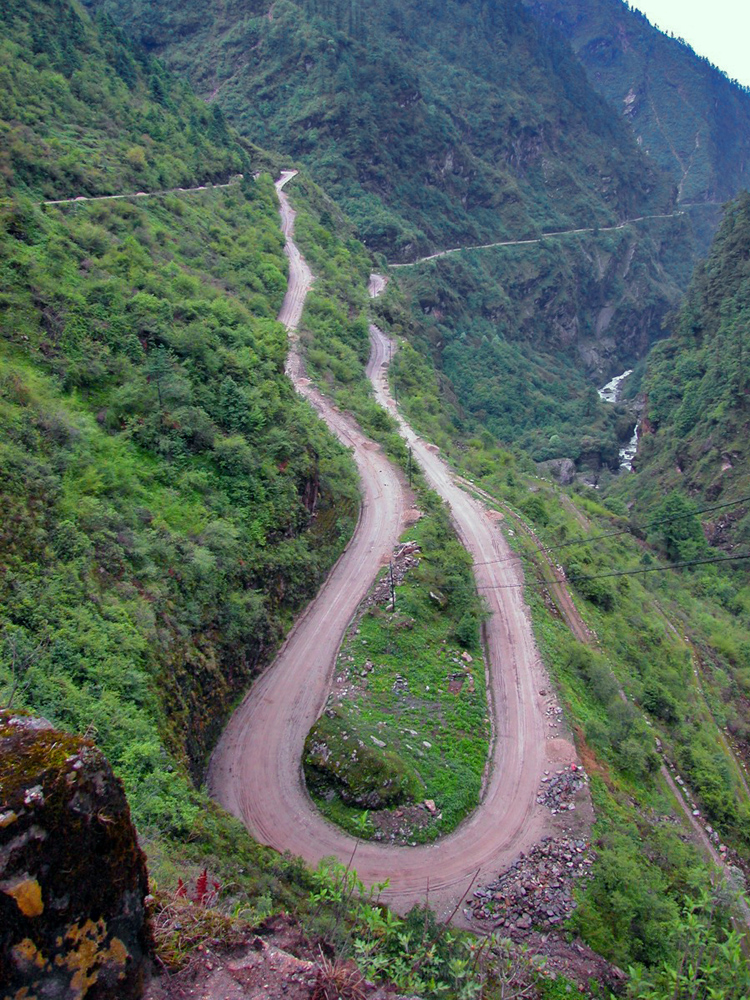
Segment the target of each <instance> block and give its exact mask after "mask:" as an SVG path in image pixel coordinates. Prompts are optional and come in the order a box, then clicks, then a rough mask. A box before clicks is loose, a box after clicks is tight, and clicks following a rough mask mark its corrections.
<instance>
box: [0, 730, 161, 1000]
mask: <svg viewBox="0 0 750 1000" xmlns="http://www.w3.org/2000/svg"><path fill="white" fill-rule="evenodd" d="M147 892H148V881H147V875H146V864H145V858H144V856H143V853H142V851H141V850H140V848H139V847H138V843H137V840H136V833H135V828H134V826H133V824H132V822H131V819H130V810H129V808H128V803H127V800H126V798H125V793H124V791H123V789H122V785H121V784H120V782H119V781H118V779H117V778H115V776H114V774H113V773H112V769H111V768H110V766H109V764H108V762H107V760H106V759H105V758H104V756H103V754H102V753H101V752H100V751H99V750H97V749H96V748H95V747H93V746H92V745H91V744H90V743H89V742H88V741H86V740H84V739H81V738H80V737H76V736H70V735H69V734H66V733H61V732H58V731H56V730H55V729H53V728H52V726H51V725H50V724H49V723H48V722H45V721H44V720H43V719H35V718H31V717H29V716H24V715H14V714H12V713H10V712H7V711H4V712H3V711H0V996H2V997H3V1000H9V998H10V1000H20V998H21V997H23V998H24V1000H33V998H35V997H38V998H39V1000H41V998H42V997H44V998H55V1000H57V998H60V1000H63V998H64V1000H79V998H84V997H85V998H86V1000H105V998H111V997H117V998H118V1000H131V998H133V1000H134V998H136V997H139V996H140V995H141V992H142V985H143V979H144V973H145V967H146V963H147V960H148V955H149V951H150V946H151V937H150V932H149V926H148V920H147V915H146V907H145V902H144V900H145V897H146V894H147Z"/></svg>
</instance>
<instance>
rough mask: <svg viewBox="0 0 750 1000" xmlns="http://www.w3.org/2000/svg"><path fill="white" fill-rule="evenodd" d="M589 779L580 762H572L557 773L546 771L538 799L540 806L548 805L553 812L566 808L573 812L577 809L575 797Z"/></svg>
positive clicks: (562, 810)
mask: <svg viewBox="0 0 750 1000" xmlns="http://www.w3.org/2000/svg"><path fill="white" fill-rule="evenodd" d="M587 781H588V777H587V776H586V772H585V771H584V770H583V768H582V767H581V766H580V764H571V765H570V767H566V768H565V769H564V770H560V771H557V772H556V773H555V774H550V773H549V771H545V772H544V777H543V778H542V783H541V787H540V789H539V794H538V795H537V798H536V800H537V802H538V804H539V805H540V806H547V808H548V809H549V810H551V811H552V812H553V813H559V812H565V811H566V810H570V811H571V812H572V811H573V810H574V809H575V803H574V802H573V797H574V796H575V794H576V792H577V791H578V790H579V789H581V788H583V786H584V785H585V784H586V782H587Z"/></svg>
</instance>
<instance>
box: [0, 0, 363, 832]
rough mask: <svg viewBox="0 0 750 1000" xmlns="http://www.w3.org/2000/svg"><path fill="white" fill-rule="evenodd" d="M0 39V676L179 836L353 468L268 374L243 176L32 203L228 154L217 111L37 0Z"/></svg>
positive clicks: (260, 280) (351, 514) (253, 197)
mask: <svg viewBox="0 0 750 1000" xmlns="http://www.w3.org/2000/svg"><path fill="white" fill-rule="evenodd" d="M1 44H2V46H3V49H4V54H5V60H4V67H5V74H6V80H10V81H11V82H12V84H13V87H12V90H10V91H9V92H8V93H7V94H5V95H4V101H5V107H6V108H10V109H11V111H10V112H9V113H10V114H11V117H10V118H8V119H4V120H3V122H2V133H1V134H2V137H3V141H2V150H3V155H4V156H5V162H6V163H7V164H9V165H10V170H11V171H15V173H12V172H7V173H6V177H5V180H6V185H7V186H6V191H7V194H8V197H6V198H5V199H4V200H3V202H2V205H1V206H0V222H1V223H2V227H1V228H0V244H1V246H2V289H3V292H2V298H3V307H4V308H3V319H2V339H1V340H0V385H2V392H1V393H0V398H2V404H0V467H1V469H2V473H1V474H0V507H2V510H3V519H2V527H1V528H0V566H2V573H1V574H0V603H2V606H3V608H4V614H3V627H2V631H1V632H0V653H1V654H2V657H1V659H0V688H2V690H3V691H5V692H8V693H9V692H12V691H15V696H16V701H17V702H18V701H21V702H24V701H25V702H26V703H28V704H30V705H33V707H34V708H35V710H37V711H39V712H41V713H44V714H45V715H47V716H49V717H50V718H51V719H54V720H55V722H56V723H58V724H61V725H65V726H68V727H71V728H74V729H76V730H79V731H84V730H86V729H87V727H89V728H90V731H91V732H96V734H97V735H98V739H99V740H100V741H101V744H102V746H103V747H104V748H105V749H106V750H107V752H108V754H109V756H110V758H111V759H112V761H113V764H114V765H115V767H116V769H117V771H118V773H119V774H121V775H122V776H123V777H124V779H125V781H126V785H127V787H128V790H129V792H130V793H131V795H132V801H133V805H134V811H135V814H136V818H137V820H138V822H139V824H141V826H142V827H152V828H156V829H163V830H167V831H170V830H171V831H180V832H184V831H185V830H187V829H189V828H190V826H191V824H192V823H193V821H194V820H195V819H196V816H197V815H198V806H197V802H198V800H197V799H196V798H195V795H194V793H193V792H192V791H191V789H190V785H189V782H188V774H189V773H190V774H191V775H192V776H193V777H194V778H199V777H200V775H201V773H202V768H203V765H204V763H205V758H206V754H207V752H208V750H209V749H210V748H211V746H212V745H213V743H214V741H215V739H216V737H217V736H218V732H219V730H220V727H221V724H222V721H223V719H224V718H225V716H226V714H227V712H228V711H229V709H230V707H231V702H232V700H233V699H234V698H235V697H236V696H237V695H238V694H239V693H240V692H241V691H243V690H244V688H245V687H246V686H247V684H248V682H249V680H250V678H251V677H252V676H253V675H254V674H255V673H256V672H257V670H258V669H259V667H260V666H261V665H262V664H263V662H264V661H265V658H266V657H267V656H268V654H269V652H270V651H271V650H272V649H273V648H274V647H275V646H276V645H277V644H278V642H279V640H280V638H281V636H282V634H283V631H284V629H285V627H286V626H287V625H288V623H289V620H290V618H291V615H292V614H293V613H294V612H295V611H296V610H297V609H298V608H299V607H300V606H301V604H302V603H303V601H304V600H305V599H306V598H307V597H309V596H310V595H311V594H312V593H313V592H314V590H315V589H316V587H317V585H318V584H319V582H320V580H321V579H322V577H323V575H324V574H325V572H326V570H327V568H328V567H329V566H330V564H331V562H332V561H333V560H334V559H335V557H336V556H337V554H338V553H339V551H340V549H341V547H342V546H343V544H344V542H345V539H346V537H347V536H348V532H349V531H350V530H351V527H352V524H353V520H354V518H355V516H356V507H357V490H356V485H355V481H354V476H353V472H352V470H351V466H350V463H349V462H348V460H347V459H346V458H345V456H344V453H343V451H342V449H341V448H340V447H339V446H338V445H336V444H335V442H334V441H333V440H332V438H331V437H330V436H329V435H328V434H327V432H326V431H325V430H324V428H323V426H322V425H321V424H320V423H319V421H318V420H317V419H316V418H315V417H314V415H313V414H312V412H311V411H310V410H309V408H308V407H307V406H305V405H303V404H302V403H301V402H300V401H299V400H298V398H297V397H296V395H295V393H294V392H293V390H292V388H291V386H290V384H289V382H288V380H287V379H286V377H285V376H284V361H285V357H286V336H285V331H284V330H283V328H282V327H281V326H280V325H279V324H278V323H277V322H276V320H275V316H276V313H277V311H278V308H279V306H280V304H281V300H282V298H283V295H284V291H285V288H286V276H285V272H286V261H285V258H284V256H283V253H282V245H283V241H282V238H281V234H280V232H279V227H278V215H277V204H276V199H275V195H274V191H273V186H272V184H271V183H270V181H269V180H268V178H267V177H266V178H265V179H263V178H261V179H259V180H258V181H253V180H248V181H246V182H240V181H239V180H237V181H235V182H234V183H232V184H230V185H229V187H227V188H224V189H220V190H218V189H215V190H210V189H206V190H197V191H193V192H190V193H181V192H180V191H177V192H176V193H174V194H169V195H164V196H154V197H137V198H132V199H128V198H125V199H118V200H103V201H96V202H80V203H79V202H73V203H72V204H67V205H60V206H53V205H46V206H42V205H40V203H39V198H40V196H42V195H45V196H49V195H57V196H65V195H71V194H72V195H75V196H76V197H77V196H78V193H79V192H80V191H86V192H90V193H92V194H98V195H101V194H103V193H106V192H108V191H111V190H112V189H113V188H119V187H120V185H122V187H121V188H120V190H124V191H125V192H127V191H128V190H130V191H134V190H135V191H137V190H138V188H139V187H149V186H150V185H151V184H158V186H159V187H163V186H165V185H167V184H169V183H175V181H177V182H179V183H181V184H195V183H196V182H202V181H204V180H206V179H207V176H208V177H209V178H210V177H211V176H214V177H217V178H218V177H221V176H222V175H223V176H224V177H226V175H227V173H228V172H230V171H235V170H236V169H237V168H238V167H241V168H243V169H244V170H245V171H246V172H248V173H249V171H250V170H251V169H252V168H251V165H250V162H249V160H248V158H247V155H246V153H245V151H244V150H243V149H242V147H241V146H240V145H239V144H238V143H237V142H236V140H235V139H234V137H233V136H232V135H231V134H230V133H229V131H228V129H227V128H226V126H225V125H223V122H222V119H221V116H220V115H215V114H213V113H212V112H210V111H209V110H207V109H206V108H205V106H203V105H201V104H200V102H199V101H198V100H197V99H196V98H195V97H194V96H193V95H191V94H190V93H189V91H188V90H187V89H186V87H185V86H184V85H183V84H179V83H177V82H176V81H175V80H174V79H173V78H172V77H171V76H170V75H169V74H168V73H166V72H165V71H164V70H162V69H160V68H159V67H158V65H157V64H156V63H154V62H152V61H151V60H150V59H148V58H147V57H145V56H144V55H143V54H140V55H139V54H138V53H137V52H136V51H135V50H133V49H132V48H131V47H130V45H129V44H128V43H127V42H126V41H125V39H124V37H123V36H122V35H121V33H119V32H117V31H116V30H115V29H114V28H113V27H112V26H111V25H105V26H104V27H103V28H102V29H98V28H97V27H96V26H95V25H92V24H91V23H90V22H89V19H88V17H87V16H86V15H85V14H81V13H80V12H79V11H77V9H76V8H75V7H74V6H71V5H69V4H67V3H63V2H61V0H57V2H55V3H46V2H41V0H40V2H31V3H27V2H24V3H18V4H16V5H14V6H13V7H12V9H11V10H10V11H8V12H6V14H5V16H4V18H3V39H2V43H1ZM118 67H120V68H122V67H126V70H124V71H123V73H124V75H123V73H121V72H119V71H118ZM194 133H195V136H196V138H195V141H193V134H194ZM199 133H201V134H200V135H199ZM206 133H208V134H206ZM133 150H138V151H139V152H138V154H137V155H132V156H130V155H129V154H130V153H131V152H132V151H133ZM78 162H80V167H76V163H78ZM203 170H206V172H207V176H206V174H203V173H202V171H203ZM136 184H137V187H136ZM201 186H202V185H201Z"/></svg>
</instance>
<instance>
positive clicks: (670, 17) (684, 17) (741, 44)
mask: <svg viewBox="0 0 750 1000" xmlns="http://www.w3.org/2000/svg"><path fill="white" fill-rule="evenodd" d="M631 6H632V7H637V8H638V10H640V11H642V12H643V13H644V14H645V15H646V17H647V18H648V19H649V21H650V22H651V23H652V24H656V25H658V26H659V28H661V30H662V31H664V32H666V33H667V34H669V32H670V31H671V32H674V34H675V35H677V36H678V37H680V38H684V39H685V41H686V42H688V43H689V44H690V45H692V47H693V48H694V49H695V51H696V52H697V53H698V55H701V56H706V57H707V58H708V59H710V60H711V62H712V63H714V64H715V65H716V66H718V67H719V69H723V70H724V72H725V73H726V74H727V76H729V77H731V78H732V79H734V80H737V81H738V82H739V83H742V84H744V85H745V86H750V0H631Z"/></svg>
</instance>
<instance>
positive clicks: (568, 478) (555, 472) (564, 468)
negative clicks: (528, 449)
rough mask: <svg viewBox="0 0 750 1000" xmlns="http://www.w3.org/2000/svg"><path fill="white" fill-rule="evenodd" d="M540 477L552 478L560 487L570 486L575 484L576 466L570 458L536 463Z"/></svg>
mask: <svg viewBox="0 0 750 1000" xmlns="http://www.w3.org/2000/svg"><path fill="white" fill-rule="evenodd" d="M538 468H539V471H540V472H541V473H542V475H550V476H554V477H555V479H557V481H558V482H559V483H560V485H561V486H570V484H571V483H573V482H575V478H576V464H575V462H574V461H573V459H572V458H551V459H549V460H548V461H546V462H539V463H538Z"/></svg>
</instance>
